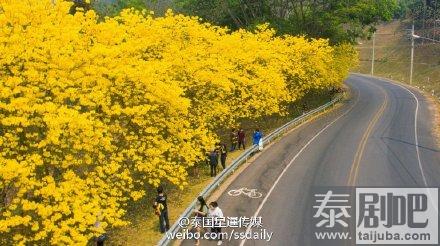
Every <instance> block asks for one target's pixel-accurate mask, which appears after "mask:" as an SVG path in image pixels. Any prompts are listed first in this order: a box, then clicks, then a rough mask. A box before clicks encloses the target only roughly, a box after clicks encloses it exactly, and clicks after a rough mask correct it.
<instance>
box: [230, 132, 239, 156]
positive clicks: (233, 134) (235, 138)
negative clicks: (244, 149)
mask: <svg viewBox="0 0 440 246" xmlns="http://www.w3.org/2000/svg"><path fill="white" fill-rule="evenodd" d="M237 144H238V132H237V131H235V129H234V128H232V130H231V152H232V151H234V150H235V149H236V148H237Z"/></svg>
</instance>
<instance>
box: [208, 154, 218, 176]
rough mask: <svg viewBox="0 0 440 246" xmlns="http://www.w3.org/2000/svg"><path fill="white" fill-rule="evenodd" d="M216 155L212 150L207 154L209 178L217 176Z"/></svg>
mask: <svg viewBox="0 0 440 246" xmlns="http://www.w3.org/2000/svg"><path fill="white" fill-rule="evenodd" d="M217 165H218V153H217V151H216V150H215V149H214V150H212V151H211V152H210V153H209V166H210V167H211V177H215V176H216V175H217Z"/></svg>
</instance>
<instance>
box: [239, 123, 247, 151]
mask: <svg viewBox="0 0 440 246" xmlns="http://www.w3.org/2000/svg"><path fill="white" fill-rule="evenodd" d="M237 136H238V149H240V147H243V149H245V146H244V144H245V143H244V141H245V138H246V136H245V134H244V130H243V129H242V128H240V130H238V133H237Z"/></svg>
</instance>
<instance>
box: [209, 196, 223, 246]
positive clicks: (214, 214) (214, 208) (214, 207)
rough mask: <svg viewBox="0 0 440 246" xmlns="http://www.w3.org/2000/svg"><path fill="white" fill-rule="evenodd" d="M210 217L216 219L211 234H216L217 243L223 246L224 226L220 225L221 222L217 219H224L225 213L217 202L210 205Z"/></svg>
mask: <svg viewBox="0 0 440 246" xmlns="http://www.w3.org/2000/svg"><path fill="white" fill-rule="evenodd" d="M208 217H210V218H214V221H213V227H212V228H211V232H212V233H215V234H216V235H217V236H216V239H217V240H218V241H217V245H222V243H223V242H222V237H221V236H222V234H221V233H222V227H221V226H222V225H220V224H219V223H220V221H219V220H217V219H216V218H223V217H224V216H223V211H222V210H221V209H220V208H219V207H218V203H217V202H211V203H209V211H208Z"/></svg>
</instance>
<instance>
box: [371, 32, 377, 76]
mask: <svg viewBox="0 0 440 246" xmlns="http://www.w3.org/2000/svg"><path fill="white" fill-rule="evenodd" d="M375 43H376V32H374V33H373V50H372V55H371V75H374V59H375V58H374V52H375V50H374V49H375Z"/></svg>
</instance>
